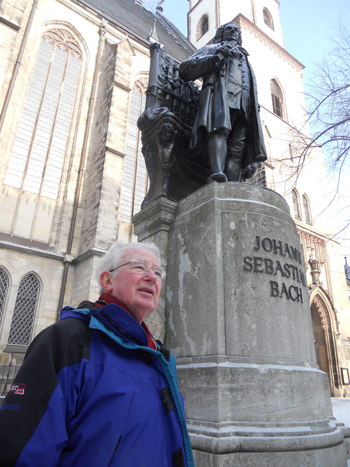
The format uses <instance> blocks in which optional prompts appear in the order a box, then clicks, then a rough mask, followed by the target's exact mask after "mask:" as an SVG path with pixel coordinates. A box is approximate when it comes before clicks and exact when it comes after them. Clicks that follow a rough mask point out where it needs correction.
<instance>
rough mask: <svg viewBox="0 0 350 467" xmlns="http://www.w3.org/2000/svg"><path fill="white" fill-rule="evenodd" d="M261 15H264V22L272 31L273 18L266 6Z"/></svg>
mask: <svg viewBox="0 0 350 467" xmlns="http://www.w3.org/2000/svg"><path fill="white" fill-rule="evenodd" d="M263 15H264V23H265V24H266V25H267V26H268V27H269V28H271V29H272V30H273V31H274V30H275V28H274V27H273V19H272V16H271V13H270V12H269V10H268V9H267V8H264V9H263Z"/></svg>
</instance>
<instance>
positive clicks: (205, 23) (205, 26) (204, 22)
mask: <svg viewBox="0 0 350 467" xmlns="http://www.w3.org/2000/svg"><path fill="white" fill-rule="evenodd" d="M208 30H209V19H208V16H207V15H204V16H202V18H201V19H200V20H199V23H198V26H197V41H198V40H199V39H200V38H201V37H202V36H204V34H205V33H206V32H208Z"/></svg>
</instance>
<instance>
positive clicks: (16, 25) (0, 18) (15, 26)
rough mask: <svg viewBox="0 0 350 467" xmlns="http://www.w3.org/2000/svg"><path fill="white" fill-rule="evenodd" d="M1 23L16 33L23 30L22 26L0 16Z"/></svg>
mask: <svg viewBox="0 0 350 467" xmlns="http://www.w3.org/2000/svg"><path fill="white" fill-rule="evenodd" d="M0 23H3V24H5V25H6V26H8V27H9V28H11V29H13V30H14V31H16V32H17V31H19V30H20V29H21V26H18V24H15V23H12V22H11V21H9V20H8V19H6V18H4V17H2V16H0Z"/></svg>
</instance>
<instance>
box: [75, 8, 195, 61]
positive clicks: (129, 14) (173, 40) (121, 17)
mask: <svg viewBox="0 0 350 467" xmlns="http://www.w3.org/2000/svg"><path fill="white" fill-rule="evenodd" d="M78 1H79V2H80V3H82V4H83V5H85V6H87V7H88V8H90V9H91V10H93V11H95V12H96V13H98V14H99V15H101V16H102V17H104V18H105V19H106V20H107V21H109V22H111V23H113V24H115V25H116V26H118V27H120V28H121V29H124V30H125V31H126V32H127V33H129V34H130V35H133V36H135V38H137V39H139V40H141V41H142V42H145V43H147V44H150V43H151V42H150V41H149V39H148V38H149V35H150V33H151V30H152V28H153V25H154V18H156V19H157V21H156V29H157V35H158V38H159V42H160V43H161V44H163V45H164V48H165V50H166V51H167V52H168V54H169V55H171V56H172V57H173V58H175V59H176V60H177V61H179V62H182V61H183V60H185V59H186V58H188V57H189V56H190V55H191V54H192V53H193V52H194V51H195V50H196V49H195V47H194V46H193V45H192V44H191V42H190V41H188V40H187V39H186V37H185V36H184V35H183V34H182V33H181V32H180V31H179V30H178V29H177V28H176V27H175V26H174V25H173V24H172V23H171V22H170V21H169V20H168V19H167V18H166V17H165V16H164V15H163V14H162V13H161V12H158V11H157V13H156V14H155V15H154V14H153V13H152V12H150V11H148V10H146V9H145V8H143V7H142V5H140V4H138V3H135V2H134V0H78Z"/></svg>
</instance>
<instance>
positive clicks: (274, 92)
mask: <svg viewBox="0 0 350 467" xmlns="http://www.w3.org/2000/svg"><path fill="white" fill-rule="evenodd" d="M270 89H271V98H272V110H273V113H274V114H275V115H277V116H278V117H280V118H284V115H283V114H284V112H283V94H282V90H281V88H280V86H279V85H278V84H277V81H276V80H275V79H272V80H271V81H270Z"/></svg>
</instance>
